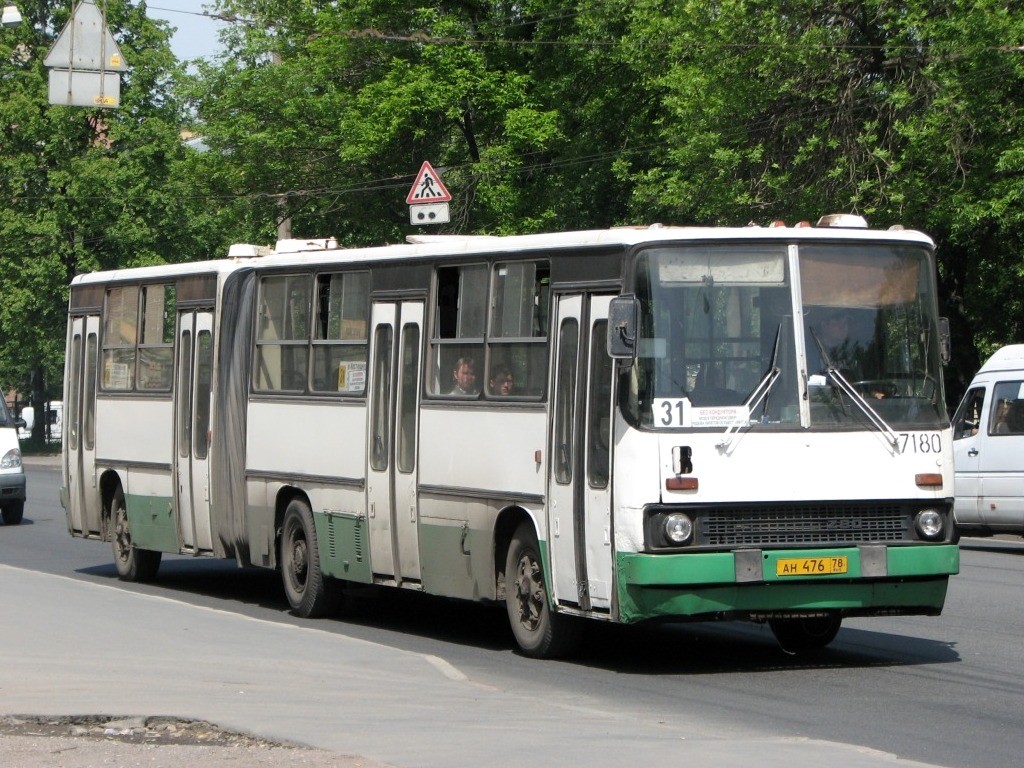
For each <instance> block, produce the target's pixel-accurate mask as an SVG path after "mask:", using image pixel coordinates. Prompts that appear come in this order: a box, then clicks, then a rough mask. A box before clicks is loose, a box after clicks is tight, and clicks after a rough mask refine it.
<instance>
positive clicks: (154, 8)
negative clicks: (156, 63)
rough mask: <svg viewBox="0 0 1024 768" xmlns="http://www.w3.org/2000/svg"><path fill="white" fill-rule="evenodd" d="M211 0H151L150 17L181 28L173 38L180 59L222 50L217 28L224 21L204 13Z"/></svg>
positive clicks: (176, 53)
mask: <svg viewBox="0 0 1024 768" xmlns="http://www.w3.org/2000/svg"><path fill="white" fill-rule="evenodd" d="M206 5H211V3H210V0H149V2H148V4H147V9H148V12H149V13H148V15H149V16H150V18H154V19H163V20H164V21H168V22H170V24H171V26H172V27H177V30H178V31H177V32H175V33H174V37H173V38H172V39H171V49H172V50H173V51H174V55H175V56H177V57H178V58H179V59H196V58H199V57H204V58H205V57H210V56H213V55H214V54H216V53H217V52H218V51H219V50H220V44H219V42H218V40H217V31H218V30H219V29H221V28H223V27H224V22H221V21H215V20H214V19H211V18H209V17H208V16H202V15H201V14H202V13H203V11H204V6H206Z"/></svg>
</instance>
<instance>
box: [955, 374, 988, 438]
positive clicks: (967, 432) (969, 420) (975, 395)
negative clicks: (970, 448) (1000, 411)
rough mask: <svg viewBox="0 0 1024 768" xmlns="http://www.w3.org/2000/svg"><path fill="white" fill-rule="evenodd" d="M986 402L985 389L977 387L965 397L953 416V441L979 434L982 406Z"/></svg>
mask: <svg viewBox="0 0 1024 768" xmlns="http://www.w3.org/2000/svg"><path fill="white" fill-rule="evenodd" d="M984 402H985V388H984V387H975V388H974V389H971V390H969V391H968V392H967V394H966V395H964V399H963V400H961V401H960V407H959V408H957V409H956V414H954V416H953V439H954V440H961V439H963V438H965V437H973V436H974V435H976V434H977V433H978V426H979V425H980V424H981V406H982V403H984Z"/></svg>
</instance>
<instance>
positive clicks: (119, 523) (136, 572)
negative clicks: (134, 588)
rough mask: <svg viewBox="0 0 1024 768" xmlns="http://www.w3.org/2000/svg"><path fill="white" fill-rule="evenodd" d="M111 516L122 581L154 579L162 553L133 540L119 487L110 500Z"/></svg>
mask: <svg viewBox="0 0 1024 768" xmlns="http://www.w3.org/2000/svg"><path fill="white" fill-rule="evenodd" d="M110 517H111V520H112V521H113V536H111V537H110V541H111V543H112V544H113V547H114V566H115V567H116V568H117V577H118V578H119V579H121V581H140V582H141V581H152V580H153V579H155V578H156V572H157V571H158V570H159V568H160V553H159V552H154V551H152V550H150V549H138V548H137V547H136V546H135V544H134V543H133V542H132V533H131V529H130V528H129V526H128V509H127V507H126V506H125V503H124V492H123V491H122V490H121V488H120V487H118V488H117V489H116V490H115V491H114V496H113V498H112V499H111V500H110Z"/></svg>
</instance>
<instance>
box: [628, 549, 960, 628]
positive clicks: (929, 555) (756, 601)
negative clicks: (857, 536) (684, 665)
mask: <svg viewBox="0 0 1024 768" xmlns="http://www.w3.org/2000/svg"><path fill="white" fill-rule="evenodd" d="M840 555H842V556H845V557H846V558H847V563H848V570H847V572H846V573H844V574H835V575H824V576H814V577H810V578H806V577H786V576H777V575H776V565H775V564H776V562H777V561H778V560H780V559H782V558H796V557H805V558H806V557H836V556H840ZM760 559H761V565H762V576H761V579H760V580H756V581H749V582H740V581H738V580H737V578H736V571H737V567H736V561H735V557H734V555H733V553H732V552H721V553H693V554H670V555H651V554H643V553H633V552H620V553H618V555H617V564H618V573H619V581H618V591H619V613H620V617H621V619H622V620H623V621H625V622H636V621H642V620H644V619H650V618H664V617H672V616H677V617H680V618H683V617H698V616H702V615H706V616H713V615H717V614H728V613H733V614H743V613H756V612H761V611H779V610H824V609H837V610H846V611H848V612H850V613H858V614H862V615H870V614H873V613H875V614H878V613H886V612H888V611H898V612H901V613H923V614H937V613H939V612H940V611H941V610H942V605H943V603H944V602H945V597H946V585H947V581H948V578H949V576H950V575H952V574H955V573H958V572H959V567H960V551H959V549H958V548H957V547H956V546H951V545H921V546H906V547H888V548H887V550H886V567H887V572H886V574H885V575H884V576H876V577H873V578H870V579H869V578H865V577H863V576H862V575H861V559H860V551H859V550H858V549H857V548H856V547H849V548H830V549H811V550H808V549H801V550H771V551H766V552H762V553H761V556H760Z"/></svg>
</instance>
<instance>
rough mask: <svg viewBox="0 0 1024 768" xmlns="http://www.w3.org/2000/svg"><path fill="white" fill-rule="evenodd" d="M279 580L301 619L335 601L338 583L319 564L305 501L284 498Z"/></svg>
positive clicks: (328, 608)
mask: <svg viewBox="0 0 1024 768" xmlns="http://www.w3.org/2000/svg"><path fill="white" fill-rule="evenodd" d="M280 562H281V581H282V582H283V583H284V593H285V596H286V597H287V598H288V605H289V606H291V609H292V613H294V614H295V615H296V616H301V617H302V618H305V619H312V618H317V617H319V616H324V615H326V614H328V613H330V612H331V611H332V610H334V608H335V607H336V605H337V602H338V593H339V589H338V587H339V585H338V584H337V583H335V582H333V581H332V580H331V579H328V578H327V577H325V576H324V573H323V570H322V569H321V568H320V550H319V548H318V546H317V538H316V526H315V525H314V523H313V513H312V511H311V510H310V508H309V505H308V504H307V503H306V502H305V501H303V500H302V499H299V498H295V499H292V500H291V501H290V502H288V506H287V507H286V508H285V511H284V521H283V522H282V524H281V559H280Z"/></svg>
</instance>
